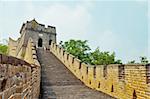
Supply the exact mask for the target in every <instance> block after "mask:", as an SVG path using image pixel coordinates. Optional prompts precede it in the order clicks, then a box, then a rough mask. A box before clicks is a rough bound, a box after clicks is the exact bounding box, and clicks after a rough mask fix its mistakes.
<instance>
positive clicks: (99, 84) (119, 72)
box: [50, 43, 150, 99]
mask: <svg viewBox="0 0 150 99" xmlns="http://www.w3.org/2000/svg"><path fill="white" fill-rule="evenodd" d="M50 51H51V52H52V53H53V54H54V55H55V56H56V57H57V58H58V59H59V60H60V61H61V62H62V63H63V64H64V65H65V66H66V67H67V68H68V69H69V70H70V71H71V72H72V73H73V74H74V75H75V76H76V77H77V78H78V79H80V80H81V81H82V82H83V83H84V84H85V85H87V86H88V87H90V88H93V89H96V90H98V91H101V92H104V93H106V94H109V95H111V96H113V97H115V98H119V99H150V64H147V65H143V64H126V65H121V64H111V65H99V66H89V65H87V64H85V63H81V61H80V60H79V59H77V58H75V57H74V56H73V55H71V54H69V53H67V52H65V51H64V50H63V49H62V48H61V47H59V46H58V45H56V44H55V43H52V44H51V47H50Z"/></svg>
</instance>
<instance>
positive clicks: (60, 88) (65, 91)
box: [37, 49, 113, 99]
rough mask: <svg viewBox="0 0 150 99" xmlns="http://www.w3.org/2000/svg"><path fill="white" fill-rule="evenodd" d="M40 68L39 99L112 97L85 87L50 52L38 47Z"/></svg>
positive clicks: (110, 98) (109, 98)
mask: <svg viewBox="0 0 150 99" xmlns="http://www.w3.org/2000/svg"><path fill="white" fill-rule="evenodd" d="M37 52H38V60H39V61H40V64H41V66H42V70H41V73H42V75H41V99H113V98H112V97H111V96H108V95H106V94H104V93H101V92H99V91H96V90H93V89H90V88H88V87H86V86H85V85H84V84H83V83H82V82H81V81H80V80H78V79H77V78H76V77H75V76H74V75H73V74H72V73H71V72H70V71H69V70H68V69H67V68H66V67H65V66H64V65H63V64H62V63H61V62H60V61H59V60H58V59H57V58H56V57H55V56H54V55H53V54H52V53H50V52H49V51H44V50H42V49H38V50H37Z"/></svg>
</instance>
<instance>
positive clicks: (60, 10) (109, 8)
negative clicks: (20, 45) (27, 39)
mask: <svg viewBox="0 0 150 99" xmlns="http://www.w3.org/2000/svg"><path fill="white" fill-rule="evenodd" d="M149 4H150V2H149ZM149 8H150V7H149ZM148 12H149V10H148V1H146V0H97V1H90V0H88V1H85V0H80V1H79V0H76V1H75V0H66V1H62V0H61V1H58V0H56V1H51V0H49V1H22V2H16V1H11V2H10V1H1V0H0V40H1V41H2V39H8V38H9V37H11V38H14V39H17V38H18V37H19V36H20V34H19V30H20V28H21V26H22V23H23V22H26V21H27V20H29V21H30V20H32V19H33V18H35V19H36V20H37V21H38V22H39V23H42V24H46V25H52V26H56V29H57V41H58V42H59V41H60V40H62V41H67V40H69V39H82V40H88V41H89V45H90V47H91V48H92V49H93V50H94V49H95V48H96V47H98V46H99V48H100V49H101V50H102V51H111V52H112V51H114V52H115V53H116V57H117V58H118V59H121V60H123V62H128V61H129V60H137V61H138V58H139V57H140V56H147V57H149V56H150V53H148V49H149V52H150V46H148V45H150V40H149V39H148V38H150V35H148V34H149V32H148V28H150V25H148V23H149V22H150V14H148Z"/></svg>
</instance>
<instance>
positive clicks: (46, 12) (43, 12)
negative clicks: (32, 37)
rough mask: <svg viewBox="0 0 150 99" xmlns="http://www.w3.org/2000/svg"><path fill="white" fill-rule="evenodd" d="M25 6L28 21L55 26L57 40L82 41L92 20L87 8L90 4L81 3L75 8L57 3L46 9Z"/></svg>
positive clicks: (31, 5)
mask: <svg viewBox="0 0 150 99" xmlns="http://www.w3.org/2000/svg"><path fill="white" fill-rule="evenodd" d="M27 5H28V6H27V8H28V14H29V15H31V16H30V17H28V19H30V18H31V17H34V18H36V19H37V21H39V22H40V23H44V24H47V25H54V26H56V30H57V34H58V40H63V41H66V40H68V39H71V38H76V39H84V38H85V35H86V33H88V29H89V28H90V27H89V25H90V23H91V20H92V16H91V15H90V13H89V8H91V7H92V3H88V2H87V3H81V4H77V5H76V6H75V7H70V6H68V5H67V6H66V5H65V4H63V3H57V4H53V5H50V6H49V7H46V8H45V7H36V6H34V5H33V4H31V3H29V4H27ZM38 12H39V13H38Z"/></svg>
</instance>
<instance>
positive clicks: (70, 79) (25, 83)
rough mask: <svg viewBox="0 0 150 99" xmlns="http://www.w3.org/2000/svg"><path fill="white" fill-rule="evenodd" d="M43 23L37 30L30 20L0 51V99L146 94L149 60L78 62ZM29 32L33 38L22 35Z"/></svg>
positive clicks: (142, 98) (147, 97) (133, 98)
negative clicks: (99, 63) (135, 61)
mask: <svg viewBox="0 0 150 99" xmlns="http://www.w3.org/2000/svg"><path fill="white" fill-rule="evenodd" d="M29 26H30V27H32V28H30V27H29ZM42 26H43V25H42ZM39 27H40V29H41V30H38V31H36V30H37V28H38V29H39ZM49 28H51V29H52V31H51V30H49V31H45V30H44V31H45V32H43V31H42V29H43V28H41V24H38V23H37V22H36V21H35V20H32V21H30V22H27V24H24V25H23V27H22V29H21V37H20V38H19V39H18V40H17V41H15V40H12V39H10V40H9V53H8V56H5V55H2V54H0V99H39V98H41V99H112V98H117V99H150V64H110V65H99V66H92V65H88V64H85V63H81V61H80V60H79V59H77V58H75V57H74V56H73V55H71V54H69V53H67V52H66V51H65V50H63V48H61V47H60V46H59V45H57V43H56V30H55V27H52V26H49ZM32 32H36V33H39V37H38V36H36V38H33V36H34V35H30V36H29V35H26V34H27V33H30V34H31V33H32ZM49 32H50V33H51V35H50V36H48V37H49V38H46V36H44V35H49V34H48V33H49ZM42 33H43V35H42ZM44 33H46V34H44ZM38 39H39V41H40V42H41V44H42V43H43V44H42V46H41V44H40V43H39V41H38ZM41 39H42V40H43V42H42V41H41ZM46 42H47V43H46ZM48 43H49V45H48ZM46 49H48V50H46Z"/></svg>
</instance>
